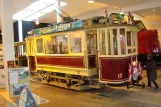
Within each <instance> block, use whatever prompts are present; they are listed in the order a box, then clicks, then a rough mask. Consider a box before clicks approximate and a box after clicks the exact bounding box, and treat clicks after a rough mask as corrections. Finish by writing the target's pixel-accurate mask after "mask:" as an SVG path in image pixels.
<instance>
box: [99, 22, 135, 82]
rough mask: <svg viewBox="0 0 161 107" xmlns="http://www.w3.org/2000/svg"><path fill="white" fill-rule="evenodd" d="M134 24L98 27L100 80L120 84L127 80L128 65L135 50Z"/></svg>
mask: <svg viewBox="0 0 161 107" xmlns="http://www.w3.org/2000/svg"><path fill="white" fill-rule="evenodd" d="M137 31H138V30H137V28H136V27H135V26H128V25H124V26H112V27H107V28H102V29H98V51H99V52H98V60H99V73H100V75H99V76H100V77H99V79H100V82H101V83H107V84H121V83H125V82H127V81H128V66H129V63H130V61H131V57H135V56H136V55H137V53H138V51H137Z"/></svg>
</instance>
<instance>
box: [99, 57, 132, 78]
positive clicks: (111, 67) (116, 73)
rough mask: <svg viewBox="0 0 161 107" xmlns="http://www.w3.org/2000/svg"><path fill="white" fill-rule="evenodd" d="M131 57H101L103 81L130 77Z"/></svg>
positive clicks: (101, 76)
mask: <svg viewBox="0 0 161 107" xmlns="http://www.w3.org/2000/svg"><path fill="white" fill-rule="evenodd" d="M130 59H131V58H130V57H128V58H100V62H101V63H100V79H101V81H121V80H124V79H127V78H128V66H129V63H130V61H131V60H130Z"/></svg>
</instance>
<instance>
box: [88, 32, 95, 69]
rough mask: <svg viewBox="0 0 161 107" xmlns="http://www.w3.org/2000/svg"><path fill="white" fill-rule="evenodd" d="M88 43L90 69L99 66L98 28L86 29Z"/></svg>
mask: <svg viewBox="0 0 161 107" xmlns="http://www.w3.org/2000/svg"><path fill="white" fill-rule="evenodd" d="M86 44H87V47H86V48H87V53H86V54H87V56H86V57H87V66H88V69H93V68H97V30H88V31H86Z"/></svg>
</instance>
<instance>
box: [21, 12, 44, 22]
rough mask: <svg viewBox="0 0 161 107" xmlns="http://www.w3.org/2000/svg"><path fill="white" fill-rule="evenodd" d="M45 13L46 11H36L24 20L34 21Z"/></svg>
mask: <svg viewBox="0 0 161 107" xmlns="http://www.w3.org/2000/svg"><path fill="white" fill-rule="evenodd" d="M43 15H45V13H40V12H37V13H35V14H33V15H31V16H29V17H27V18H25V19H24V20H26V21H32V20H34V19H37V18H39V17H41V16H43Z"/></svg>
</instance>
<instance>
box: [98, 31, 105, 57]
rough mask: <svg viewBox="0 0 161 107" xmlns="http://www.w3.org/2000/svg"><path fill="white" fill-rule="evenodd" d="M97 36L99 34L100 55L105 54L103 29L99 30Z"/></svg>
mask: <svg viewBox="0 0 161 107" xmlns="http://www.w3.org/2000/svg"><path fill="white" fill-rule="evenodd" d="M99 36H100V55H106V39H105V31H104V30H102V31H100V32H99Z"/></svg>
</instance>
